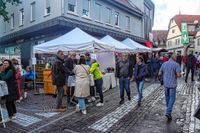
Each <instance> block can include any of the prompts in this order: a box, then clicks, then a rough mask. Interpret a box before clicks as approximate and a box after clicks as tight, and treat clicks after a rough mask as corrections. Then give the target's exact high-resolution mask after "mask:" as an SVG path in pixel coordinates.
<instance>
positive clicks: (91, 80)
mask: <svg viewBox="0 0 200 133" xmlns="http://www.w3.org/2000/svg"><path fill="white" fill-rule="evenodd" d="M81 66H82V65H81ZM82 68H83V69H84V70H85V71H86V73H87V75H88V77H89V83H90V86H94V78H93V75H92V74H89V73H88V71H87V70H86V69H85V67H84V66H82Z"/></svg>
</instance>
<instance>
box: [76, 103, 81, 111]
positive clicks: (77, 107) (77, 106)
mask: <svg viewBox="0 0 200 133" xmlns="http://www.w3.org/2000/svg"><path fill="white" fill-rule="evenodd" d="M79 111H80V108H79V104H76V112H79Z"/></svg>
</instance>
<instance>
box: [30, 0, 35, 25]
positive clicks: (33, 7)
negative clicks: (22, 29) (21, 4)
mask: <svg viewBox="0 0 200 133" xmlns="http://www.w3.org/2000/svg"><path fill="white" fill-rule="evenodd" d="M34 20H35V2H33V3H31V21H34Z"/></svg>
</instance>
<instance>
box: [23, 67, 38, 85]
mask: <svg viewBox="0 0 200 133" xmlns="http://www.w3.org/2000/svg"><path fill="white" fill-rule="evenodd" d="M24 76H25V80H26V81H33V80H34V78H36V72H34V70H33V69H32V68H31V67H30V66H27V67H26V73H25V75H24Z"/></svg>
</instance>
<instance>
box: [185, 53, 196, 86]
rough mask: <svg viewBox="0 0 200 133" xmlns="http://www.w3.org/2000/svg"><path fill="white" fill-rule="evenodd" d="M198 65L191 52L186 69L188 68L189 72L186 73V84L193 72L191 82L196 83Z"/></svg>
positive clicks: (187, 58)
mask: <svg viewBox="0 0 200 133" xmlns="http://www.w3.org/2000/svg"><path fill="white" fill-rule="evenodd" d="M195 64H196V58H195V56H194V55H193V52H190V54H189V55H188V56H187V57H186V68H187V72H186V77H185V83H187V79H188V74H189V73H190V70H191V73H192V75H191V80H192V81H194V67H195Z"/></svg>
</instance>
